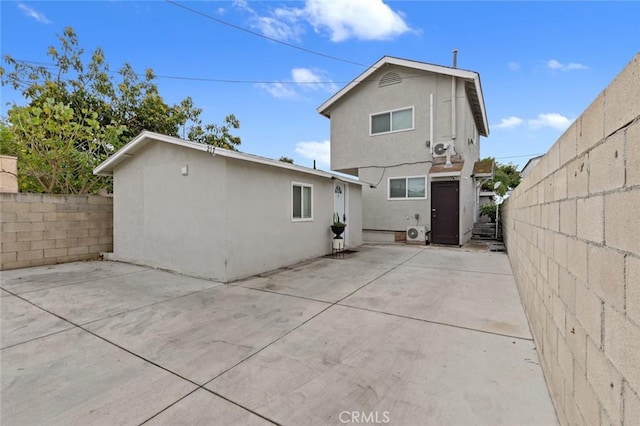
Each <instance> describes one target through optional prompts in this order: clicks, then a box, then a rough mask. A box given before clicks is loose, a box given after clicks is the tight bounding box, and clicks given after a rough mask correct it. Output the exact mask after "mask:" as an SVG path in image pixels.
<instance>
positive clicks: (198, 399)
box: [145, 389, 273, 426]
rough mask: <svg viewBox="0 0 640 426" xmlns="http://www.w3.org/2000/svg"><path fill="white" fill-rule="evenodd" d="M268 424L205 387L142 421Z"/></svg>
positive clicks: (155, 423) (172, 424) (176, 425)
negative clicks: (149, 418)
mask: <svg viewBox="0 0 640 426" xmlns="http://www.w3.org/2000/svg"><path fill="white" fill-rule="evenodd" d="M272 424H273V423H271V422H268V421H266V420H264V419H262V418H261V417H258V416H256V415H255V414H253V413H251V412H250V411H247V410H245V409H243V408H240V407H238V406H237V405H235V404H232V403H230V402H229V401H225V400H224V399H222V398H220V397H217V396H215V395H214V394H212V393H211V392H208V391H207V390H205V389H198V390H197V391H195V392H194V393H192V394H191V395H188V396H187V397H186V398H184V399H182V400H180V401H179V402H178V403H176V404H175V405H172V406H171V407H169V408H168V409H167V410H165V411H163V412H161V413H160V414H158V415H157V416H156V417H154V418H152V419H151V420H149V421H148V422H147V423H145V425H147V426H152V425H153V426H159V425H167V426H182V425H184V426H192V425H202V426H205V425H244V426H263V425H272Z"/></svg>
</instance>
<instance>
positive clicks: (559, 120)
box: [492, 112, 571, 131]
mask: <svg viewBox="0 0 640 426" xmlns="http://www.w3.org/2000/svg"><path fill="white" fill-rule="evenodd" d="M570 124H571V120H570V119H569V118H567V117H565V116H564V115H562V114H558V113H556V112H551V113H547V114H538V116H537V117H536V118H530V119H526V120H525V119H522V118H520V117H516V116H511V117H507V118H503V119H501V120H500V123H498V124H494V125H493V126H492V127H495V128H498V129H512V128H516V127H520V126H526V127H527V128H528V129H531V130H537V129H540V128H542V127H551V128H553V129H557V130H563V131H564V130H566V129H567V127H569V125H570Z"/></svg>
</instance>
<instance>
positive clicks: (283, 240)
mask: <svg viewBox="0 0 640 426" xmlns="http://www.w3.org/2000/svg"><path fill="white" fill-rule="evenodd" d="M227 173H228V179H227V188H228V192H227V197H228V198H227V205H228V208H227V210H226V211H227V230H228V236H229V238H228V241H227V256H228V257H227V270H228V277H229V280H234V279H238V278H243V277H247V276H250V275H254V274H257V273H260V272H265V271H269V270H273V269H276V268H279V267H282V266H285V265H290V264H293V263H296V262H299V261H302V260H306V259H310V258H314V257H318V256H323V255H325V254H328V253H331V238H332V237H333V233H332V232H331V230H330V226H331V223H332V221H333V210H334V205H333V197H334V186H333V183H334V181H333V180H331V179H327V178H325V177H320V176H314V175H310V174H306V173H300V172H295V171H291V170H285V169H279V168H276V167H270V166H264V165H256V164H255V163H249V162H246V161H242V160H234V159H228V160H227ZM292 182H297V183H303V184H309V185H313V220H312V221H303V222H295V221H292V220H291V184H292ZM348 186H349V188H348V193H349V194H348V195H349V201H348V202H349V208H350V210H349V214H348V217H349V225H348V226H347V229H348V232H349V243H350V245H351V246H357V245H361V244H362V227H361V226H359V225H358V222H359V221H361V219H359V218H361V208H362V206H361V204H360V200H359V198H360V197H359V194H360V192H361V190H360V185H352V184H348Z"/></svg>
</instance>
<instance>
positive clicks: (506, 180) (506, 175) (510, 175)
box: [482, 157, 520, 197]
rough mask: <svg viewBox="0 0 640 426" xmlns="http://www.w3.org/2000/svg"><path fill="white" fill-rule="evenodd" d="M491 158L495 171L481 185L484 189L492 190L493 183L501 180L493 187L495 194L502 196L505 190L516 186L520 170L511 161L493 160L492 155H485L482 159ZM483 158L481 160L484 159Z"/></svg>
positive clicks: (518, 182) (518, 181)
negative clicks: (505, 162)
mask: <svg viewBox="0 0 640 426" xmlns="http://www.w3.org/2000/svg"><path fill="white" fill-rule="evenodd" d="M487 159H490V160H493V161H494V162H495V164H496V166H495V173H494V177H493V179H492V180H489V181H487V182H485V183H484V184H483V185H482V189H483V190H485V191H494V185H495V183H496V182H501V183H502V184H501V185H500V186H499V187H498V188H496V189H495V192H496V194H498V195H500V196H501V197H502V196H504V195H505V194H506V193H507V191H510V190H513V189H514V188H515V187H516V186H518V185H519V184H520V172H519V171H518V168H517V166H516V165H515V164H513V163H507V164H503V163H499V162H496V161H495V158H493V157H487V158H485V159H484V160H487ZM484 160H483V161H484Z"/></svg>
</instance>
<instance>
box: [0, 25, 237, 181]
mask: <svg viewBox="0 0 640 426" xmlns="http://www.w3.org/2000/svg"><path fill="white" fill-rule="evenodd" d="M58 41H59V45H58V46H57V47H54V46H51V47H49V50H48V52H47V55H48V56H49V58H50V59H51V60H52V65H37V64H33V63H29V62H25V61H19V60H16V59H14V58H13V57H11V56H5V58H4V60H5V63H6V64H7V65H8V67H7V68H8V69H9V71H7V70H5V68H3V67H0V81H1V83H2V85H3V86H4V85H9V86H11V87H13V88H14V89H15V90H18V91H20V92H21V93H22V95H23V97H24V98H25V100H26V101H27V103H26V105H16V104H14V105H12V106H11V108H10V109H9V111H8V116H7V117H6V119H4V120H3V121H2V122H1V123H0V153H3V154H9V155H16V156H17V157H18V176H19V185H20V188H21V189H22V190H23V191H33V192H58V193H87V192H96V191H98V190H99V189H101V188H103V187H108V186H110V185H111V183H110V181H109V180H107V179H106V178H103V177H94V176H92V174H91V171H92V169H93V168H94V167H95V166H97V165H98V164H99V163H100V162H102V161H104V159H106V158H107V156H108V155H110V154H112V153H113V152H115V150H117V149H119V148H120V147H121V146H122V145H124V144H125V143H126V142H128V141H129V140H131V139H132V138H133V137H135V136H137V135H138V134H139V133H140V132H142V131H143V130H149V131H154V132H158V133H162V134H166V135H170V136H176V137H179V136H180V131H182V132H183V134H187V135H188V138H189V139H191V140H193V141H195V142H199V143H205V144H210V145H215V146H220V147H224V148H227V149H233V150H236V149H237V146H238V145H240V138H238V137H236V136H233V135H232V133H231V132H232V129H238V128H239V127H240V123H239V121H238V119H237V118H236V117H235V116H234V115H229V116H227V117H226V118H225V119H224V124H223V125H221V126H219V125H216V124H207V123H203V121H202V118H201V114H202V109H200V108H196V107H195V106H194V105H193V100H192V99H191V98H190V97H187V98H185V99H184V100H182V101H181V102H179V103H177V104H174V105H169V104H167V103H166V102H165V101H164V100H163V98H162V97H161V96H160V94H159V90H158V86H157V85H156V83H155V79H156V77H155V75H154V74H153V71H152V70H151V69H148V70H146V72H145V74H144V77H143V78H140V77H139V76H138V74H136V73H135V71H134V69H133V68H132V67H131V65H129V64H125V65H124V66H122V67H121V68H120V69H119V71H118V72H117V73H115V74H114V73H112V72H111V71H110V69H109V65H108V64H107V62H106V60H105V54H104V52H103V50H102V49H100V48H97V49H96V50H95V51H94V52H93V53H92V54H91V57H90V59H89V60H88V62H85V60H84V50H83V49H82V48H81V47H80V45H79V42H78V37H77V35H76V34H75V32H74V30H73V29H72V28H66V29H65V30H64V32H63V34H62V35H60V36H58Z"/></svg>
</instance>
